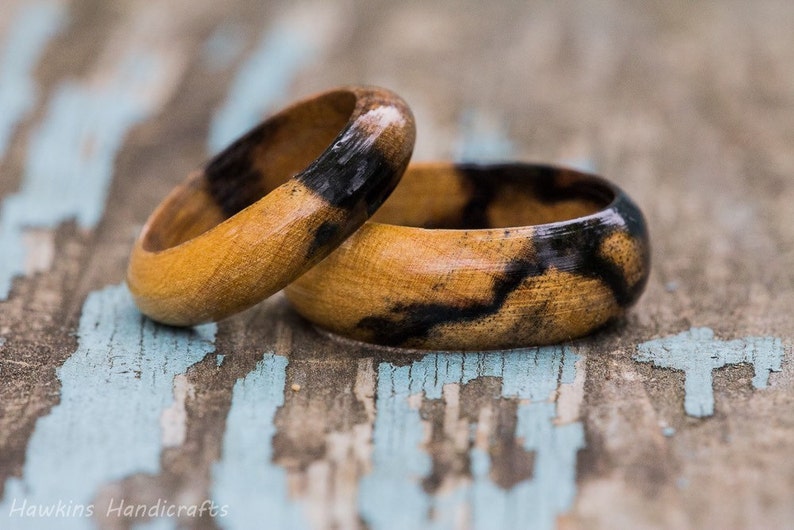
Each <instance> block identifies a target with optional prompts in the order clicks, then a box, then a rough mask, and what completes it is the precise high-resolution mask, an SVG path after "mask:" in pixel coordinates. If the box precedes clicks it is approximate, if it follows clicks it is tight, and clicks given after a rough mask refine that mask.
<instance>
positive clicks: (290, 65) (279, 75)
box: [208, 24, 316, 153]
mask: <svg viewBox="0 0 794 530" xmlns="http://www.w3.org/2000/svg"><path fill="white" fill-rule="evenodd" d="M303 28H304V30H305V31H310V26H309V25H307V26H304V27H303ZM311 42H312V41H311V40H310V39H309V38H308V37H307V36H306V35H304V34H301V32H300V31H297V30H296V29H295V28H290V27H288V26H286V25H285V24H276V25H275V27H273V28H272V29H271V30H270V31H268V32H266V33H265V35H264V37H263V38H262V40H261V41H260V43H259V45H258V46H257V48H256V50H254V52H253V54H252V55H251V56H250V57H249V58H248V59H247V60H246V61H245V62H244V63H243V65H242V67H241V68H240V70H239V71H238V73H237V75H236V76H235V78H234V81H233V83H232V87H231V89H230V90H229V94H228V95H227V97H226V100H225V102H224V103H223V104H222V105H221V107H220V108H219V109H218V111H217V112H216V114H215V117H214V118H213V120H212V125H211V128H210V134H209V138H208V147H209V150H210V152H213V153H214V152H217V151H220V150H221V149H223V148H224V147H226V145H228V144H229V143H230V142H231V141H232V140H234V139H235V138H237V137H238V136H240V135H241V134H242V133H244V132H245V131H246V130H248V129H249V128H251V127H253V126H254V125H255V124H256V123H258V122H259V121H260V120H261V119H262V117H263V115H264V114H265V113H266V112H267V111H270V110H272V107H273V106H274V105H275V104H276V103H278V102H280V101H282V100H284V99H285V98H286V96H287V94H288V91H289V87H290V85H291V84H292V81H293V80H294V78H295V76H296V75H297V74H298V72H299V71H300V70H301V69H302V68H303V67H304V66H305V65H306V63H307V62H308V61H309V60H310V59H311V58H312V57H313V56H314V55H315V53H316V50H315V48H314V47H313V46H312V44H311Z"/></svg>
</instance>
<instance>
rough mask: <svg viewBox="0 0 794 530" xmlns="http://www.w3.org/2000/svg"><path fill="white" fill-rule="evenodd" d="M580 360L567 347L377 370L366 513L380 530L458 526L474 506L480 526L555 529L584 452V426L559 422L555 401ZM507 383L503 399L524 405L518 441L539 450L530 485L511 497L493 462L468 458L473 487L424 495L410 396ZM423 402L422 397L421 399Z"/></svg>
mask: <svg viewBox="0 0 794 530" xmlns="http://www.w3.org/2000/svg"><path fill="white" fill-rule="evenodd" d="M577 359H578V356H577V355H576V354H574V353H573V352H572V351H571V350H570V348H568V347H546V348H529V349H522V350H512V351H506V352H483V353H465V354H462V353H436V354H431V355H428V356H426V357H424V358H423V359H422V360H421V361H417V362H414V363H412V364H410V365H407V366H399V367H398V366H394V365H392V364H390V363H382V364H381V365H380V366H379V367H378V391H377V417H376V420H375V431H374V435H373V442H374V448H373V463H372V466H373V467H372V472H371V473H370V474H369V475H367V476H365V477H364V478H363V479H362V481H361V488H360V493H359V504H360V509H361V514H362V516H363V517H364V519H365V521H366V522H367V524H368V525H369V526H370V528H372V529H373V530H383V529H391V528H394V529H397V528H433V529H442V528H455V527H456V524H455V518H456V516H457V514H458V512H459V510H460V509H461V508H462V507H468V510H469V511H470V513H471V515H472V520H473V523H474V528H538V529H545V528H554V526H555V520H556V517H557V516H558V515H559V514H561V513H564V512H565V511H566V510H568V509H569V508H570V507H571V505H572V503H573V500H574V496H575V492H576V454H577V452H578V450H579V449H581V448H583V447H584V430H583V428H582V425H581V423H578V422H576V423H570V424H567V425H555V424H554V419H555V418H556V416H557V413H556V406H555V404H554V403H553V402H550V401H549V399H550V396H552V395H553V393H554V392H555V391H556V390H557V389H558V388H559V385H560V384H570V383H573V380H574V377H575V370H576V368H575V362H576V360H577ZM486 376H488V377H499V378H501V379H502V397H504V398H512V399H516V398H517V399H519V400H520V404H519V406H518V411H517V416H518V417H517V420H518V423H517V427H516V429H517V432H516V435H517V436H518V437H520V438H522V439H523V444H524V448H525V449H526V450H528V451H534V452H535V468H534V475H533V477H532V478H531V479H529V480H526V481H523V482H521V483H519V484H517V485H515V486H514V487H513V488H512V489H510V490H509V491H505V490H503V489H502V488H500V487H499V486H497V485H496V484H494V483H493V481H492V480H491V479H490V477H489V472H490V458H489V456H488V454H487V453H486V452H484V451H482V450H480V449H478V448H472V449H471V450H470V451H469V457H470V459H471V468H472V479H471V482H470V483H467V484H465V485H463V486H460V487H458V488H456V489H455V490H453V491H451V492H441V493H438V494H437V495H436V496H435V497H431V496H429V495H427V494H426V493H425V492H424V490H423V489H422V485H421V480H422V479H423V478H424V477H426V476H428V475H429V473H430V471H431V466H432V461H431V458H430V456H429V455H428V454H427V453H426V452H425V451H423V449H422V447H421V445H422V441H423V439H424V437H425V432H424V425H423V423H422V420H421V418H420V416H419V411H418V410H416V409H415V408H412V406H411V402H412V400H411V396H421V397H423V398H424V399H440V398H441V397H442V389H443V387H444V385H447V384H460V385H464V384H466V383H468V382H470V381H472V380H474V379H476V378H479V377H486ZM417 402H418V400H417Z"/></svg>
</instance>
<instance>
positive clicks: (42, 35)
mask: <svg viewBox="0 0 794 530" xmlns="http://www.w3.org/2000/svg"><path fill="white" fill-rule="evenodd" d="M9 15H13V17H14V20H13V22H12V23H11V24H10V31H9V33H8V36H7V38H6V40H5V42H4V43H2V47H0V160H2V159H3V156H4V155H5V153H6V150H7V149H8V145H9V143H10V142H11V137H12V135H13V133H14V129H15V127H16V126H17V124H19V122H20V121H22V120H23V119H24V118H25V116H27V115H28V114H29V113H30V111H31V110H33V107H34V105H35V103H36V99H37V97H38V90H37V88H36V82H35V80H34V78H33V69H34V68H35V66H36V64H37V63H38V61H39V59H40V58H41V56H42V54H43V53H44V49H45V48H46V46H47V44H48V43H49V42H50V41H51V40H52V39H53V37H55V36H56V35H57V34H58V32H59V31H60V30H61V29H62V28H63V27H64V25H65V22H66V9H65V7H64V6H63V5H62V3H61V2H58V1H40V2H30V3H28V4H27V5H23V6H21V8H20V9H19V11H18V12H17V13H14V12H12V13H7V12H6V13H3V16H9Z"/></svg>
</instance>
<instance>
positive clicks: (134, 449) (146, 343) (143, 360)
mask: <svg viewBox="0 0 794 530" xmlns="http://www.w3.org/2000/svg"><path fill="white" fill-rule="evenodd" d="M215 331H216V327H215V325H214V324H209V325H205V326H201V327H197V328H194V329H192V330H177V329H175V328H167V327H163V326H160V325H158V324H155V323H154V322H152V321H150V320H148V319H146V318H144V317H142V316H141V314H140V313H139V312H138V310H137V309H136V308H135V305H134V304H133V302H132V299H131V297H130V295H129V293H128V291H127V288H126V287H125V286H123V285H120V286H113V287H108V288H105V289H102V290H100V291H95V292H93V293H91V294H90V295H89V296H88V298H87V299H86V302H85V304H84V305H83V312H82V316H81V318H80V326H79V330H78V340H79V345H78V348H77V350H76V351H75V352H74V354H72V356H71V357H69V358H68V359H67V360H66V362H64V364H63V366H61V368H60V369H59V370H58V378H59V379H60V381H61V398H60V399H61V400H60V403H59V404H58V405H56V406H55V407H53V409H52V410H51V411H50V413H49V414H48V415H47V416H44V417H42V418H41V419H39V421H38V422H37V423H36V428H35V430H34V432H33V435H32V437H31V439H30V442H29V444H28V448H27V454H26V457H25V466H24V469H23V475H22V478H21V479H17V478H11V479H9V480H8V481H7V482H6V489H5V499H4V501H3V503H2V504H0V514H2V516H3V518H5V517H6V516H7V515H8V514H9V513H10V510H11V508H12V507H13V505H14V503H15V502H16V505H17V506H19V505H20V503H21V502H22V501H23V500H24V501H26V502H27V503H28V505H44V506H50V505H54V504H57V503H58V502H59V501H61V502H63V503H69V502H71V503H73V504H74V505H77V504H84V505H88V504H90V503H91V502H92V501H93V499H94V497H95V495H96V494H97V493H98V490H99V488H100V487H101V486H103V485H105V484H108V483H110V482H113V481H116V480H120V479H122V478H124V477H126V476H129V475H131V474H134V473H152V474H154V473H157V472H159V470H160V451H161V427H160V416H161V414H162V412H163V410H164V409H166V408H168V406H169V405H170V404H171V403H172V402H173V394H172V385H173V380H174V376H176V375H177V374H181V373H184V372H185V371H186V370H187V369H188V367H189V366H191V365H192V364H194V363H197V362H198V361H200V360H201V359H202V358H204V356H205V355H207V354H209V353H211V352H212V351H213V350H214V348H215V347H214V340H215ZM64 477H68V480H64ZM7 520H8V523H9V525H8V526H7V528H19V529H23V528H42V527H53V526H52V525H53V524H54V523H53V522H52V520H49V519H44V520H43V519H41V518H26V517H10V518H9V519H7ZM57 525H58V528H64V529H66V528H70V529H71V528H75V529H78V528H91V527H92V526H93V525H91V524H90V521H89V520H88V519H87V518H81V517H62V518H58V519H57Z"/></svg>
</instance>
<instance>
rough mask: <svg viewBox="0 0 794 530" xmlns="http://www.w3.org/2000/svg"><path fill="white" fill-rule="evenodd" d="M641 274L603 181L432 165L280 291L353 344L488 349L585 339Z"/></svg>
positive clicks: (632, 229)
mask: <svg viewBox="0 0 794 530" xmlns="http://www.w3.org/2000/svg"><path fill="white" fill-rule="evenodd" d="M649 269H650V247H649V242H648V233H647V229H646V224H645V220H644V218H643V215H642V213H641V212H640V210H639V208H638V207H637V206H636V204H635V203H634V202H633V201H632V200H631V199H630V198H629V197H628V196H627V195H626V194H625V193H624V192H623V191H621V190H620V189H619V188H618V187H617V186H615V185H614V184H612V183H610V182H608V181H606V180H604V179H602V178H599V177H596V176H594V175H589V174H586V173H582V172H578V171H574V170H571V169H562V168H555V167H551V166H543V165H530V164H504V165H453V164H451V163H430V164H421V165H411V166H410V167H409V168H408V170H407V172H406V173H405V175H404V176H403V179H402V182H401V184H400V186H398V187H397V189H396V190H395V192H394V193H393V194H392V196H391V197H390V198H389V200H387V201H386V202H385V203H384V205H383V206H382V207H381V209H380V210H379V211H378V213H377V214H376V215H375V216H373V219H372V220H371V221H370V222H368V223H366V224H365V225H364V226H363V227H362V228H361V229H359V230H358V231H357V232H356V233H355V234H353V236H351V237H350V238H349V239H348V240H347V241H345V242H344V243H343V244H342V245H341V246H340V247H339V248H338V249H337V250H336V251H335V252H333V253H332V254H331V255H330V256H329V257H328V258H326V259H325V260H323V261H322V262H321V263H319V264H318V265H317V266H316V267H314V268H313V269H311V270H310V271H308V272H307V273H306V274H305V275H303V276H302V277H300V278H299V279H298V280H297V281H295V282H294V283H292V284H291V285H289V286H288V287H287V288H286V294H287V297H288V298H289V300H290V302H291V303H292V304H293V306H294V307H295V309H296V310H297V311H298V313H300V314H301V315H303V316H304V317H305V318H307V319H308V320H310V321H312V322H314V323H315V324H317V325H318V326H319V327H321V328H324V329H326V330H329V331H331V332H333V333H336V334H339V335H342V336H346V337H349V338H353V339H356V340H360V341H364V342H370V343H378V344H383V345H388V346H399V347H409V348H419V349H437V350H484V349H496V348H511V347H519V346H529V345H542V344H550V343H556V342H561V341H565V340H570V339H574V338H577V337H580V336H583V335H585V334H588V333H590V332H592V331H594V330H595V329H597V328H599V327H601V326H603V325H605V324H606V323H608V322H609V321H611V320H614V319H615V318H617V317H619V316H620V315H621V314H623V312H624V311H625V309H626V308H627V307H629V306H630V305H631V304H632V303H634V302H635V301H636V300H637V298H638V297H639V296H640V294H641V293H642V291H643V289H644V287H645V284H646V281H647V278H648V273H649Z"/></svg>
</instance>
